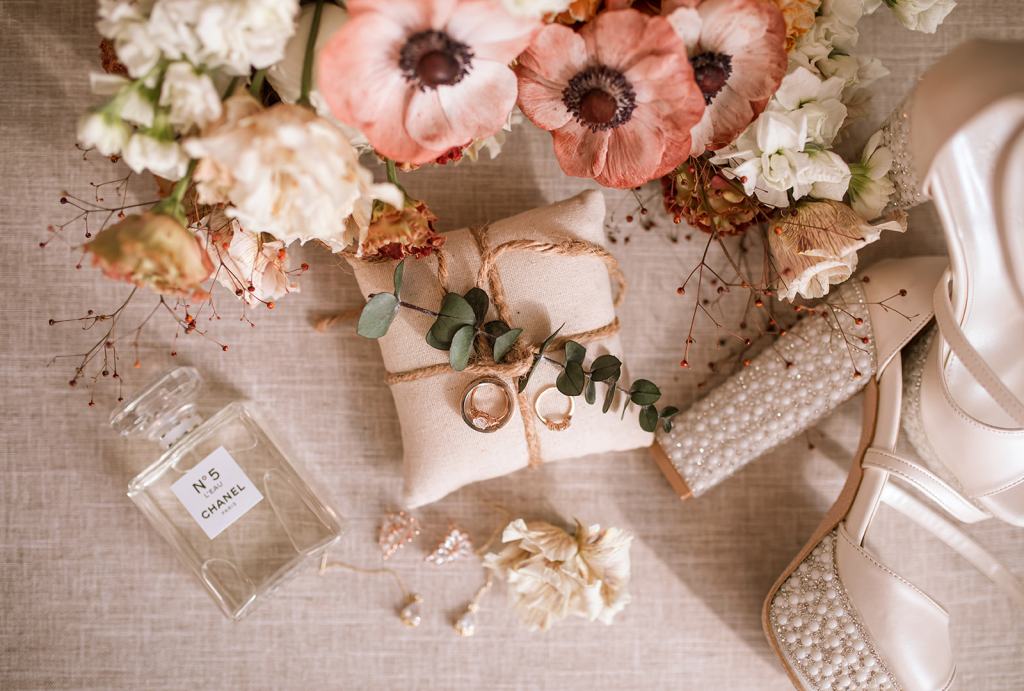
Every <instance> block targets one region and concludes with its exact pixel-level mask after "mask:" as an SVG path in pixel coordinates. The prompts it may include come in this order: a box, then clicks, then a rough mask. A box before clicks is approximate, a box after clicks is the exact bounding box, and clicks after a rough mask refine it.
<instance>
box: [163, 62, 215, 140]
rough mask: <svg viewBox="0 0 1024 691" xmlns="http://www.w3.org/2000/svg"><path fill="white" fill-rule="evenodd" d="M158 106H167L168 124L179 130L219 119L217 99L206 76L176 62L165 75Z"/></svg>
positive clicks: (210, 80)
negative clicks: (168, 108) (168, 107)
mask: <svg viewBox="0 0 1024 691" xmlns="http://www.w3.org/2000/svg"><path fill="white" fill-rule="evenodd" d="M160 105H162V106H170V108H171V113H170V121H171V124H173V125H175V126H177V127H178V128H180V129H181V130H183V131H184V130H188V129H189V128H190V127H192V126H193V125H198V126H200V127H202V126H203V125H205V124H207V123H208V122H211V121H213V120H216V119H217V118H219V117H220V113H221V104H220V95H219V94H218V93H217V89H216V87H214V85H213V80H212V79H210V77H209V75H206V74H202V73H199V72H196V70H195V69H194V68H193V67H192V65H190V64H189V63H187V62H175V63H173V64H171V66H170V67H168V68H167V71H166V72H165V73H164V83H163V88H162V89H161V91H160Z"/></svg>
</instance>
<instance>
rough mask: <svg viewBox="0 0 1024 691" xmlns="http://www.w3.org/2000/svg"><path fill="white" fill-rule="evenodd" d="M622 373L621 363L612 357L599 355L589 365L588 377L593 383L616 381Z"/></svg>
mask: <svg viewBox="0 0 1024 691" xmlns="http://www.w3.org/2000/svg"><path fill="white" fill-rule="evenodd" d="M621 372H622V361H621V360H619V358H617V357H615V356H614V355H599V356H598V357H596V358H595V359H594V361H593V362H592V363H590V376H591V377H593V378H594V381H608V380H609V379H618V378H619V374H620V373H621Z"/></svg>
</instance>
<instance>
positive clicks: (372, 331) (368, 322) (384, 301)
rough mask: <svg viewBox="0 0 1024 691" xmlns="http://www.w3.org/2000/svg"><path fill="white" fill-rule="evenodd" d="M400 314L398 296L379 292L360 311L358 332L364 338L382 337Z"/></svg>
mask: <svg viewBox="0 0 1024 691" xmlns="http://www.w3.org/2000/svg"><path fill="white" fill-rule="evenodd" d="M396 314H398V298H396V297H395V296H394V295H392V294H391V293H377V294H376V295H374V296H373V297H372V298H370V301H369V302H367V303H366V306H365V307H363V311H362V312H360V313H359V324H358V326H357V327H356V333H358V334H359V335H360V336H363V337H364V338H380V337H381V336H383V335H384V334H386V333H387V332H388V329H389V328H391V322H393V321H394V320H395V315H396Z"/></svg>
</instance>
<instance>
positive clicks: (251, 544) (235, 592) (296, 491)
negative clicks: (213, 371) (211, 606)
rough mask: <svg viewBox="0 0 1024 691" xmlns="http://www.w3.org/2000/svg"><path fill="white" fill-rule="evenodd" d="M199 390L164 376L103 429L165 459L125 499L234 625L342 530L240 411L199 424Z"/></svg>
mask: <svg viewBox="0 0 1024 691" xmlns="http://www.w3.org/2000/svg"><path fill="white" fill-rule="evenodd" d="M201 386H202V378H201V377H200V375H199V372H197V371H196V370H195V369H194V368H192V367H179V368H177V369H174V370H171V371H170V372H168V373H167V374H165V375H164V376H162V377H161V378H160V379H158V380H157V381H155V382H154V383H153V384H151V385H150V386H149V387H148V388H146V389H145V390H144V391H142V392H141V393H139V394H138V395H137V396H135V397H134V398H132V399H131V400H129V401H127V402H126V403H124V405H122V406H121V407H120V408H118V409H117V410H115V411H114V412H113V413H112V414H111V416H110V424H111V426H112V427H113V428H114V429H115V430H117V431H118V432H119V433H120V434H121V435H123V436H142V437H146V438H148V439H150V440H152V441H155V442H158V443H160V445H161V446H162V447H163V448H164V449H165V451H164V453H163V455H161V456H160V458H159V459H158V460H157V461H156V462H155V463H153V464H152V465H151V466H149V467H148V468H147V469H146V470H144V471H143V472H142V473H140V474H139V475H138V476H137V477H136V478H135V479H134V480H132V481H131V483H130V484H129V486H128V496H129V497H130V498H131V499H132V501H134V502H135V504H136V505H137V506H138V507H139V509H141V510H142V512H143V513H144V514H146V517H147V518H148V519H149V521H150V522H151V523H152V524H153V526H154V527H155V528H156V529H157V530H158V531H159V532H160V534H161V535H163V536H164V538H165V539H166V540H167V541H168V542H170V543H171V545H172V546H173V547H174V549H175V551H176V552H177V553H178V556H179V557H180V559H181V560H182V561H183V562H184V563H185V564H186V565H187V566H188V567H189V568H190V569H191V570H192V571H193V572H194V573H195V574H196V576H197V577H198V578H199V581H200V582H201V583H202V584H203V586H204V587H205V588H206V590H207V592H208V593H209V594H210V596H211V597H212V598H213V600H214V601H215V602H216V603H217V605H218V606H219V607H220V608H221V610H222V611H223V612H224V614H225V615H227V616H228V617H230V618H231V619H235V620H237V619H240V618H242V617H243V616H245V615H246V614H248V613H249V612H250V611H251V610H252V608H253V606H254V605H255V604H256V602H257V601H259V600H261V599H263V598H265V597H266V596H267V595H269V594H270V593H271V592H272V591H273V590H275V589H276V588H277V586H279V585H280V584H281V583H282V582H283V581H284V580H285V579H286V578H287V577H288V576H289V575H291V574H293V573H295V571H296V569H297V568H298V567H299V566H300V565H302V564H303V563H305V562H307V561H309V560H312V559H314V558H315V557H317V556H318V555H319V554H320V553H321V552H323V551H324V550H325V549H327V548H328V547H329V546H330V545H331V544H333V543H334V542H335V541H337V539H338V538H339V536H340V534H341V530H342V521H341V520H340V519H339V517H338V516H337V514H336V513H335V512H334V511H333V510H332V509H331V508H330V507H329V506H327V505H326V504H325V503H324V502H323V501H322V500H321V499H320V498H319V497H318V496H317V495H316V493H315V492H314V491H313V489H312V488H311V487H310V486H309V484H308V483H307V482H306V481H305V480H303V479H302V477H301V476H300V475H299V473H298V472H297V471H296V469H295V467H294V466H293V465H292V464H291V463H290V462H289V460H288V458H287V457H286V456H285V454H284V453H283V452H282V451H281V449H280V447H279V446H278V445H277V444H276V443H275V442H274V441H273V439H272V438H271V437H270V436H269V435H268V434H267V432H266V431H264V429H263V427H262V426H261V425H260V424H259V423H258V422H257V420H256V418H255V417H254V416H253V414H252V412H251V411H250V410H249V409H247V408H246V407H245V406H244V405H243V404H241V403H237V402H236V403H231V404H229V405H227V406H225V407H224V408H223V409H221V410H220V412H218V413H217V414H215V415H213V416H212V417H210V418H209V419H208V420H205V421H204V420H203V419H202V418H201V417H200V416H199V414H198V413H197V409H196V403H195V401H196V398H197V396H198V392H199V389H200V388H201Z"/></svg>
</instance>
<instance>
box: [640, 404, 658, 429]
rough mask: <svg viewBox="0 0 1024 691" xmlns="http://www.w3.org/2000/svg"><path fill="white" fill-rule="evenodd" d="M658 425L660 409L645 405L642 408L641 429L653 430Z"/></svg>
mask: <svg viewBox="0 0 1024 691" xmlns="http://www.w3.org/2000/svg"><path fill="white" fill-rule="evenodd" d="M657 426H658V409H657V408H655V407H654V406H652V405H645V406H644V407H643V408H641V409H640V429H642V430H643V431H644V432H653V431H654V430H655V428H656V427H657Z"/></svg>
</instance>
